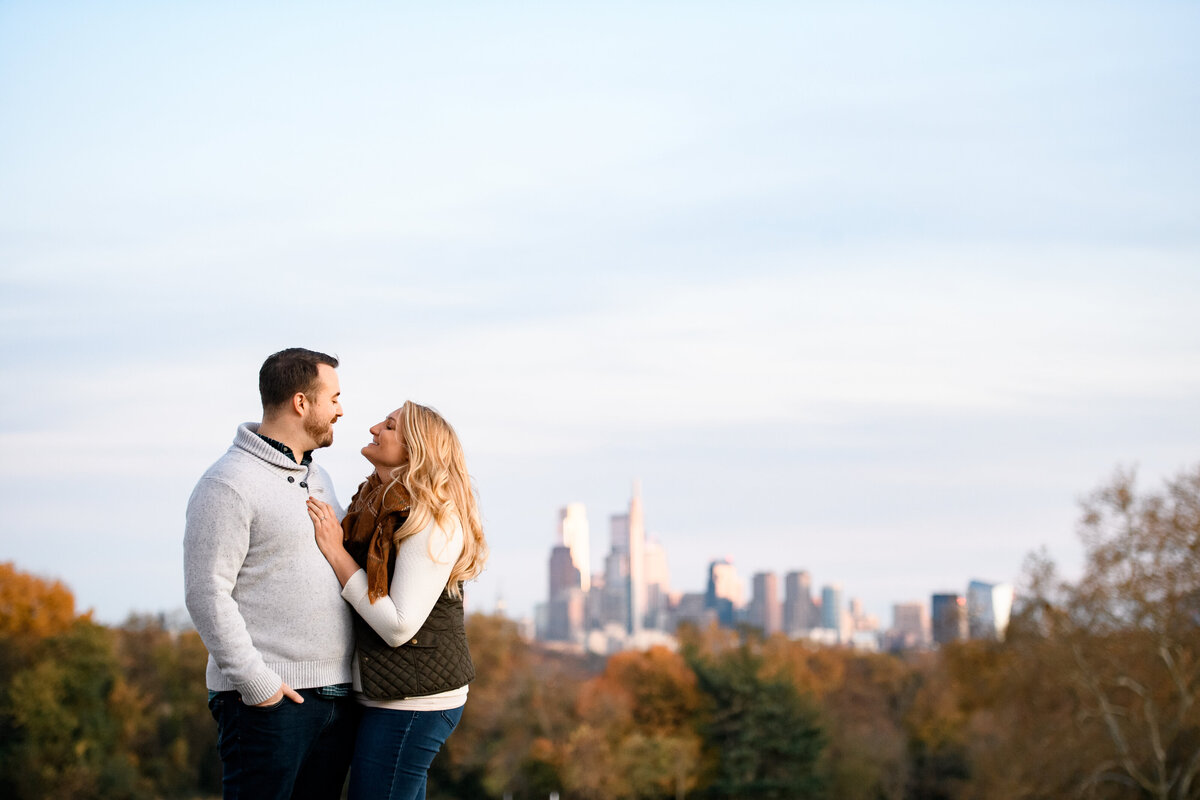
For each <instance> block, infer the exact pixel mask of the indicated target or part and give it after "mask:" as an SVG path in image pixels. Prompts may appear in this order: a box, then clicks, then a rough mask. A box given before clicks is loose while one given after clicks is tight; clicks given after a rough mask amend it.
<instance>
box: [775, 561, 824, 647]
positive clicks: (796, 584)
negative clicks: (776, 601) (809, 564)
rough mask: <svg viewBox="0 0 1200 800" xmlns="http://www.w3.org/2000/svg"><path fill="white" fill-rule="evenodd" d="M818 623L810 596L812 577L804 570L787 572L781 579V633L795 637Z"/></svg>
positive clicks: (814, 606) (815, 609)
mask: <svg viewBox="0 0 1200 800" xmlns="http://www.w3.org/2000/svg"><path fill="white" fill-rule="evenodd" d="M820 623H821V619H820V616H819V615H818V613H817V604H816V603H815V602H814V601H813V596H812V576H810V575H809V574H808V573H807V572H806V571H804V570H801V571H799V572H789V573H788V574H787V575H785V576H784V578H783V632H784V633H786V634H787V635H788V636H796V635H798V634H801V633H804V632H805V631H810V630H812V629H813V628H816V627H817V626H819V625H820Z"/></svg>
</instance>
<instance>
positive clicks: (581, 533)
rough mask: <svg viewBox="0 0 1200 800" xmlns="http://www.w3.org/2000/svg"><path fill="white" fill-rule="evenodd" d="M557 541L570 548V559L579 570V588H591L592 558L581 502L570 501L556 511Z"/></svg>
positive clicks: (586, 522) (585, 514)
mask: <svg viewBox="0 0 1200 800" xmlns="http://www.w3.org/2000/svg"><path fill="white" fill-rule="evenodd" d="M558 543H559V544H561V545H563V546H564V547H567V548H570V550H571V560H572V562H573V563H574V564H575V568H576V569H578V570H579V575H580V578H581V580H580V588H582V589H583V591H585V592H586V591H587V590H588V589H589V588H591V581H592V558H591V554H590V553H591V541H590V539H589V536H588V521H587V509H586V508H585V507H584V505H583V503H570V504H568V505H567V506H566V507H564V508H562V509H561V510H559V512H558Z"/></svg>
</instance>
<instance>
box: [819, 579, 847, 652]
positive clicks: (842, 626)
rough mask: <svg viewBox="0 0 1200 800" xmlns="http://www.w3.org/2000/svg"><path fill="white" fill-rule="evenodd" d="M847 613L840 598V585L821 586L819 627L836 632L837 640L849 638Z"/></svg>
mask: <svg viewBox="0 0 1200 800" xmlns="http://www.w3.org/2000/svg"><path fill="white" fill-rule="evenodd" d="M847 616H848V615H847V613H846V610H845V606H844V604H843V600H842V585H841V584H840V583H832V584H829V585H827V586H822V587H821V627H822V628H826V629H828V630H834V631H837V632H838V641H844V640H846V639H848V638H849V633H850V632H849V627H850V626H849V625H847V624H846V617H847Z"/></svg>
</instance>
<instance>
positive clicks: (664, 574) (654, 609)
mask: <svg viewBox="0 0 1200 800" xmlns="http://www.w3.org/2000/svg"><path fill="white" fill-rule="evenodd" d="M644 562H645V564H644V567H645V579H646V615H645V620H644V622H645V626H646V627H647V628H653V629H656V630H667V629H668V626H669V625H670V622H669V619H668V618H669V616H670V611H671V575H670V573H669V572H668V571H667V550H666V548H665V547H663V546H662V544H661V543H659V542H657V541H655V540H654V539H647V540H646V549H645V558H644Z"/></svg>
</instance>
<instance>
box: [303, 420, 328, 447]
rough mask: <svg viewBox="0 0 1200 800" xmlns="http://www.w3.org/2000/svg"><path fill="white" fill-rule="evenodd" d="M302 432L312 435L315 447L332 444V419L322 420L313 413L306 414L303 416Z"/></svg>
mask: <svg viewBox="0 0 1200 800" xmlns="http://www.w3.org/2000/svg"><path fill="white" fill-rule="evenodd" d="M304 432H305V433H307V434H308V435H309V436H311V437H312V440H313V441H314V442H316V443H317V447H329V445H331V444H333V420H329V421H328V422H322V421H321V420H319V419H317V418H316V417H315V416H314V415H308V416H306V417H305V418H304Z"/></svg>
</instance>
